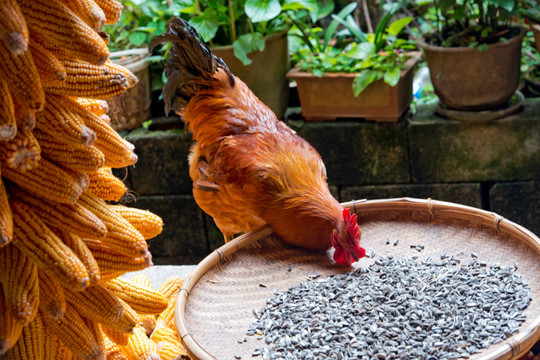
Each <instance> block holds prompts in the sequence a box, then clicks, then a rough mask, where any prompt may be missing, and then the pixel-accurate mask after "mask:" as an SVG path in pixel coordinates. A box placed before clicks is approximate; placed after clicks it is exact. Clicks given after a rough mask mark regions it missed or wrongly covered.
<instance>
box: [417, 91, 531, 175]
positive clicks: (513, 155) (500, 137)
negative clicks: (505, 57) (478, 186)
mask: <svg viewBox="0 0 540 360" xmlns="http://www.w3.org/2000/svg"><path fill="white" fill-rule="evenodd" d="M433 109H434V108H433V106H428V107H423V108H422V109H421V111H419V112H418V113H417V114H416V116H415V117H414V119H412V120H409V126H408V131H409V143H410V145H409V146H410V159H411V172H412V180H413V182H415V183H446V182H471V181H472V182H479V181H513V180H523V179H538V178H540V166H539V165H540V117H539V116H538V114H540V103H539V102H538V101H530V100H528V101H526V102H525V107H524V110H523V111H522V112H520V113H517V114H515V115H512V116H509V117H506V118H504V119H500V120H492V121H474V122H465V121H461V122H460V121H453V120H446V119H443V118H441V117H439V116H437V115H435V114H434V113H433Z"/></svg>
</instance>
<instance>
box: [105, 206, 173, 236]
mask: <svg viewBox="0 0 540 360" xmlns="http://www.w3.org/2000/svg"><path fill="white" fill-rule="evenodd" d="M112 207H113V209H114V210H115V211H116V212H117V213H118V214H120V216H122V217H123V218H124V219H126V220H127V221H128V222H129V223H130V224H131V225H133V227H134V228H135V229H137V231H138V232H140V233H141V234H142V236H143V237H144V238H145V239H147V240H148V239H151V238H153V237H156V236H158V235H159V234H161V231H162V230H163V220H161V218H160V217H159V216H157V215H155V214H153V213H151V212H150V211H148V210H142V209H137V208H131V207H127V206H124V205H114V206H112Z"/></svg>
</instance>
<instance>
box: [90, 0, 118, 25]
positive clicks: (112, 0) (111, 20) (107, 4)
mask: <svg viewBox="0 0 540 360" xmlns="http://www.w3.org/2000/svg"><path fill="white" fill-rule="evenodd" d="M95 1H96V4H98V5H99V7H101V10H103V13H104V14H105V17H106V18H107V20H106V22H107V24H115V23H116V22H118V20H120V15H122V9H123V8H124V6H123V5H122V4H121V3H119V2H118V1H116V0H95Z"/></svg>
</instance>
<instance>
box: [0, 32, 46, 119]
mask: <svg viewBox="0 0 540 360" xmlns="http://www.w3.org/2000/svg"><path fill="white" fill-rule="evenodd" d="M0 63H1V64H2V66H1V67H0V78H2V79H4V80H5V81H6V82H7V84H8V86H9V90H10V91H11V92H12V94H13V95H15V96H17V97H18V98H19V100H20V101H21V102H22V103H24V104H26V105H27V106H28V107H29V108H30V109H33V110H41V109H42V108H43V104H44V102H45V93H44V92H43V88H42V86H41V81H40V79H39V74H38V71H37V69H36V66H35V64H34V60H33V59H32V54H31V53H30V51H28V50H26V51H24V52H22V53H20V54H17V55H15V54H13V53H11V52H10V51H9V49H8V48H7V47H6V44H5V42H4V41H0Z"/></svg>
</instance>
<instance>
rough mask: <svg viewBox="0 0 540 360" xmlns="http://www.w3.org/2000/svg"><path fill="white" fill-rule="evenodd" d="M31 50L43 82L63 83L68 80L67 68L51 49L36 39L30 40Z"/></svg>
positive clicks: (43, 83)
mask: <svg viewBox="0 0 540 360" xmlns="http://www.w3.org/2000/svg"><path fill="white" fill-rule="evenodd" d="M30 51H31V53H32V56H33V58H34V59H39V61H38V62H36V63H35V65H36V68H37V71H38V73H39V77H40V80H41V84H42V85H44V86H45V84H52V85H56V86H58V85H61V84H62V83H63V82H64V81H66V77H67V75H66V69H65V68H64V65H62V63H61V62H60V60H58V59H57V58H56V56H54V55H53V54H52V53H51V52H50V51H49V50H47V49H45V48H44V47H43V46H41V45H40V44H39V43H38V42H37V41H36V40H32V41H30Z"/></svg>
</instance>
